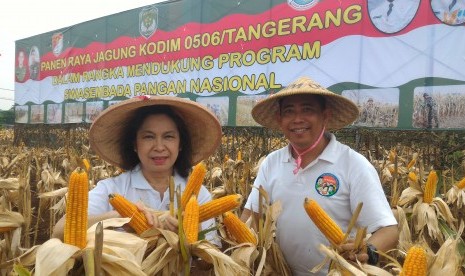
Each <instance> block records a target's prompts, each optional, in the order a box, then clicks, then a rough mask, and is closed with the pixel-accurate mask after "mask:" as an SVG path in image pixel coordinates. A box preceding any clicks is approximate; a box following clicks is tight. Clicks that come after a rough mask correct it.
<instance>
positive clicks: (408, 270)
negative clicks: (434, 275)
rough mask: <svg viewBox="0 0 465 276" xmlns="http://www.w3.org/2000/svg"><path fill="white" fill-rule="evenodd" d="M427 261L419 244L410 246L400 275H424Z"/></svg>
mask: <svg viewBox="0 0 465 276" xmlns="http://www.w3.org/2000/svg"><path fill="white" fill-rule="evenodd" d="M427 269H428V262H427V259H426V252H425V249H423V248H422V247H421V246H412V247H411V248H410V249H409V250H408V252H407V257H406V258H405V261H404V265H403V266H402V272H401V273H400V275H401V276H426V274H427Z"/></svg>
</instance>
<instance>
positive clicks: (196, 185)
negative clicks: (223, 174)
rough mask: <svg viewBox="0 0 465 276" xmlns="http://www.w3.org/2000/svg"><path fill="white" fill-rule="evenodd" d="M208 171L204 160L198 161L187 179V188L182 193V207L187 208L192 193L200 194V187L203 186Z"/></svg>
mask: <svg viewBox="0 0 465 276" xmlns="http://www.w3.org/2000/svg"><path fill="white" fill-rule="evenodd" d="M206 173H207V168H206V166H205V164H204V163H203V162H200V163H198V164H197V165H195V166H194V169H193V170H192V173H191V175H190V176H189V179H188V180H187V184H186V188H185V189H184V192H183V193H182V197H181V204H182V209H183V210H184V209H185V208H186V204H187V202H188V201H189V199H190V198H191V196H192V195H196V196H197V195H198V193H199V191H200V188H201V187H202V182H203V179H204V178H205V174H206Z"/></svg>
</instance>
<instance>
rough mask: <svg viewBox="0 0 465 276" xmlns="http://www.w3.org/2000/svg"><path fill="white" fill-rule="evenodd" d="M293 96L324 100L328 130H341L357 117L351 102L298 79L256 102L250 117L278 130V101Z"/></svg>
mask: <svg viewBox="0 0 465 276" xmlns="http://www.w3.org/2000/svg"><path fill="white" fill-rule="evenodd" d="M293 95H320V96H323V97H324V98H325V100H326V109H329V110H330V111H331V117H330V119H329V121H328V124H327V125H326V129H328V130H336V129H341V128H343V127H345V126H348V125H350V124H352V123H353V122H354V121H355V120H356V119H357V117H358V116H359V109H358V107H357V106H356V105H355V103H354V102H352V101H351V100H349V99H347V98H345V97H343V96H341V95H338V94H336V93H334V92H331V91H329V90H328V89H326V88H324V87H322V86H320V85H319V84H317V83H315V82H314V81H313V80H311V79H308V78H300V79H299V80H297V81H296V82H294V83H292V84H290V85H289V86H287V87H286V88H284V89H282V90H280V91H279V92H277V93H275V94H272V95H270V96H269V97H267V98H265V99H263V100H261V101H260V102H258V103H257V104H256V105H255V106H254V107H253V109H252V117H253V118H254V120H255V121H256V122H257V123H259V124H260V125H262V126H264V127H267V128H270V129H274V130H280V129H281V128H280V126H279V122H278V116H277V114H278V112H279V100H280V99H282V98H284V97H287V96H293Z"/></svg>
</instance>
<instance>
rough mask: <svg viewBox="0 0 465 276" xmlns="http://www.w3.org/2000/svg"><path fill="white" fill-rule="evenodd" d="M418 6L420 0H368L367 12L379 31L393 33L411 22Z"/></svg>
mask: <svg viewBox="0 0 465 276" xmlns="http://www.w3.org/2000/svg"><path fill="white" fill-rule="evenodd" d="M419 6H420V0H368V13H369V16H370V19H371V22H372V23H373V25H375V27H376V28H377V29H378V30H379V31H381V32H383V33H387V34H393V33H397V32H400V31H402V30H403V29H404V28H405V27H407V25H408V24H410V22H412V20H413V18H414V17H415V14H416V13H417V11H418V7H419Z"/></svg>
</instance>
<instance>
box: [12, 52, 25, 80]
mask: <svg viewBox="0 0 465 276" xmlns="http://www.w3.org/2000/svg"><path fill="white" fill-rule="evenodd" d="M26 74H27V59H26V53H25V52H24V50H19V51H18V56H17V58H16V68H15V77H16V81H18V82H23V81H24V80H25V79H27V76H26Z"/></svg>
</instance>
